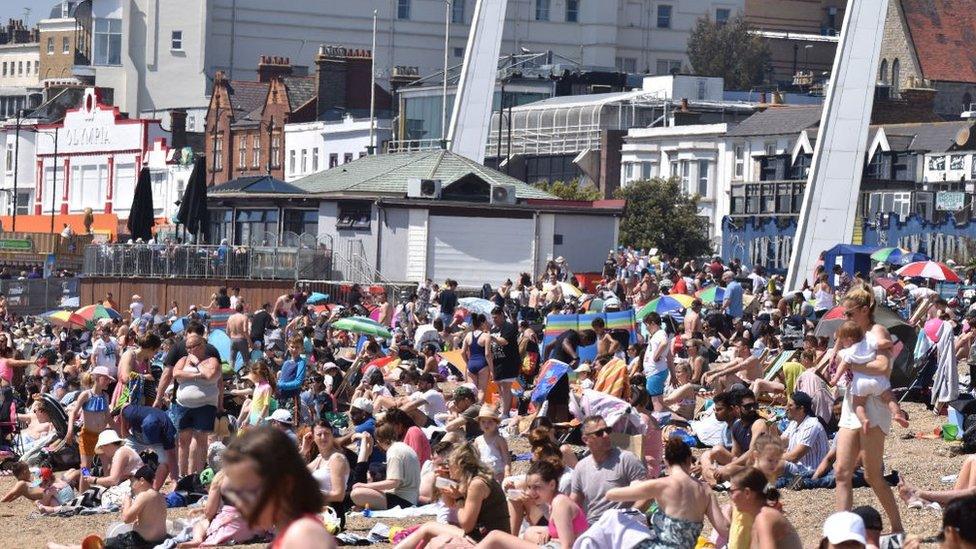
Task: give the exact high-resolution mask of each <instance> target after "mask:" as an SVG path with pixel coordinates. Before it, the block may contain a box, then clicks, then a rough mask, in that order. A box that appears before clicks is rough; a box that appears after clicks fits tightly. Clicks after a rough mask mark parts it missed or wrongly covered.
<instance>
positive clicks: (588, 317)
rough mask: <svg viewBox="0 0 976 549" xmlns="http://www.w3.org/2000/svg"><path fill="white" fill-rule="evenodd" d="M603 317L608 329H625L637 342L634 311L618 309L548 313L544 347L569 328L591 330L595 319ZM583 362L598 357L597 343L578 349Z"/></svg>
mask: <svg viewBox="0 0 976 549" xmlns="http://www.w3.org/2000/svg"><path fill="white" fill-rule="evenodd" d="M597 318H602V319H603V321H604V322H605V323H606V329H607V330H608V331H615V330H623V331H626V332H627V334H628V336H629V341H630V343H631V344H634V343H636V342H637V320H636V319H635V317H634V311H633V310H632V309H631V310H627V311H616V312H611V313H591V314H583V315H548V316H546V324H545V328H544V330H543V336H542V348H543V349H545V348H546V347H547V346H548V345H549V344H550V343H552V342H553V341H555V340H556V338H557V337H559V335H560V334H562V333H563V332H565V331H567V330H576V331H581V330H590V329H592V327H591V325H592V323H593V320H594V319H597ZM578 352H579V357H580V360H581V361H582V362H592V361H593V359H594V358H596V344H595V343H594V344H593V345H590V346H588V347H580V348H579V349H578Z"/></svg>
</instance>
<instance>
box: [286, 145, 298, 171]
mask: <svg viewBox="0 0 976 549" xmlns="http://www.w3.org/2000/svg"><path fill="white" fill-rule="evenodd" d="M296 155H297V153H296V151H294V150H290V151H288V173H290V174H292V175H295V163H296V160H295V159H296Z"/></svg>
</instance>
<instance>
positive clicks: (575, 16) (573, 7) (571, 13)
mask: <svg viewBox="0 0 976 549" xmlns="http://www.w3.org/2000/svg"><path fill="white" fill-rule="evenodd" d="M579 3H580V0H566V22H567V23H579Z"/></svg>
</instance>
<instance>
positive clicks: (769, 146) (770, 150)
mask: <svg viewBox="0 0 976 549" xmlns="http://www.w3.org/2000/svg"><path fill="white" fill-rule="evenodd" d="M765 150H766V156H774V155H775V154H776V143H766V149H765Z"/></svg>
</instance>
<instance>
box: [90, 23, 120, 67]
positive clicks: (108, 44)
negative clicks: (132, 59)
mask: <svg viewBox="0 0 976 549" xmlns="http://www.w3.org/2000/svg"><path fill="white" fill-rule="evenodd" d="M93 49H94V53H93V55H94V57H95V64H96V65H121V64H122V20H121V19H95V40H94V47H93Z"/></svg>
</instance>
